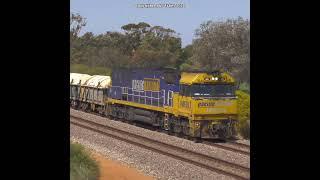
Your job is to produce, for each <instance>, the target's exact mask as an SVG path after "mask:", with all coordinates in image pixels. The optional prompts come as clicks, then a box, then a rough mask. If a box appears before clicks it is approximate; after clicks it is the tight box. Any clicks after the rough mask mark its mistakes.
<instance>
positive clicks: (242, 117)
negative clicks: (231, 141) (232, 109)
mask: <svg viewBox="0 0 320 180" xmlns="http://www.w3.org/2000/svg"><path fill="white" fill-rule="evenodd" d="M236 95H237V97H238V113H239V116H238V118H239V124H238V126H237V129H238V132H239V133H240V135H241V136H242V137H244V138H246V139H249V138H250V95H249V94H247V93H246V92H243V91H241V90H238V91H236Z"/></svg>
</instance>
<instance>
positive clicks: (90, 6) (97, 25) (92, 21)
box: [70, 0, 250, 47]
mask: <svg viewBox="0 0 320 180" xmlns="http://www.w3.org/2000/svg"><path fill="white" fill-rule="evenodd" d="M143 3H154V4H156V3H182V4H184V5H185V8H158V9H157V8H137V7H136V5H137V4H143ZM70 7H71V12H76V13H80V15H82V16H83V17H85V18H86V19H87V26H86V27H85V28H84V29H83V32H87V31H90V32H93V33H94V34H100V33H105V32H106V31H121V26H123V25H125V24H128V23H138V22H146V23H148V24H150V25H151V26H155V25H159V26H163V27H166V28H171V29H173V30H175V31H176V32H177V33H180V37H181V38H182V46H183V47H184V46H186V45H188V44H191V43H192V39H193V38H194V32H195V29H197V28H198V27H199V25H200V24H201V23H203V22H205V21H208V20H224V19H227V18H237V17H238V16H241V17H243V18H244V19H250V0H119V1H116V0H113V1H107V0H70Z"/></svg>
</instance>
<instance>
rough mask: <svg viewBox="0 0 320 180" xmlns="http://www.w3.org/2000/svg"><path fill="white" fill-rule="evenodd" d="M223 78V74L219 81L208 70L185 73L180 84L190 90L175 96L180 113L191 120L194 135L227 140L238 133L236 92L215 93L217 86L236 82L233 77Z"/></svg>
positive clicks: (191, 130)
mask: <svg viewBox="0 0 320 180" xmlns="http://www.w3.org/2000/svg"><path fill="white" fill-rule="evenodd" d="M222 77H223V76H222V75H220V76H219V78H217V79H218V80H215V76H214V75H208V74H206V73H185V74H182V78H181V81H180V83H181V84H182V85H181V87H182V89H183V86H185V87H184V88H185V89H186V92H181V93H179V94H175V99H176V101H177V105H178V107H177V110H178V116H182V117H186V118H188V119H189V127H190V135H191V136H192V137H199V138H222V139H225V138H230V137H232V136H234V135H235V124H236V122H237V99H236V97H235V95H234V94H232V95H228V96H227V95H225V96H223V95H219V96H218V95H217V96H215V94H214V93H211V90H212V91H215V90H216V89H215V88H216V87H217V86H220V87H222V86H224V85H227V86H228V85H233V84H234V81H233V79H232V78H231V77H230V76H227V75H225V76H224V77H225V78H222ZM220 87H218V88H220ZM188 88H189V89H190V90H189V89H188ZM220 89H221V88H220ZM222 92H223V91H222ZM206 93H208V94H206Z"/></svg>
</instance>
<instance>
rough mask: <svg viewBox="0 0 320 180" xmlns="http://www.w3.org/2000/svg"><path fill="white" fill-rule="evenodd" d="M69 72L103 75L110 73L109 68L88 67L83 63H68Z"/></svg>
mask: <svg viewBox="0 0 320 180" xmlns="http://www.w3.org/2000/svg"><path fill="white" fill-rule="evenodd" d="M70 72H71V73H82V74H89V75H104V76H110V75H111V69H109V68H104V67H89V66H87V65H84V64H71V65H70Z"/></svg>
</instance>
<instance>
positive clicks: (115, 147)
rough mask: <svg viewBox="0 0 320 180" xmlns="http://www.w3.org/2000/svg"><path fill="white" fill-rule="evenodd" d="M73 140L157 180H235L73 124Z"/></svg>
mask: <svg viewBox="0 0 320 180" xmlns="http://www.w3.org/2000/svg"><path fill="white" fill-rule="evenodd" d="M70 139H71V141H73V142H78V143H81V144H83V145H84V146H85V147H87V148H89V149H92V150H94V151H96V152H99V153H101V154H103V155H104V156H105V157H107V158H109V159H111V160H115V161H119V162H121V163H123V164H127V165H129V166H130V167H133V168H136V169H138V170H139V171H141V172H143V173H145V174H147V175H149V176H152V177H154V178H156V179H161V180H162V179H170V180H182V179H199V180H200V179H201V180H209V179H210V180H211V179H233V178H231V177H228V176H225V175H221V174H218V173H216V172H212V171H208V170H206V169H203V168H200V167H197V166H194V165H191V164H189V163H185V162H182V161H179V160H176V159H173V158H171V157H168V156H165V155H162V154H158V153H155V152H152V151H149V150H146V149H143V148H140V147H137V146H134V145H131V144H128V143H125V142H122V141H119V140H116V139H113V138H110V137H107V136H104V135H101V134H99V133H96V132H92V131H90V130H87V129H83V128H81V127H78V126H75V125H72V124H71V125H70Z"/></svg>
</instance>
